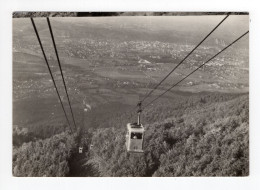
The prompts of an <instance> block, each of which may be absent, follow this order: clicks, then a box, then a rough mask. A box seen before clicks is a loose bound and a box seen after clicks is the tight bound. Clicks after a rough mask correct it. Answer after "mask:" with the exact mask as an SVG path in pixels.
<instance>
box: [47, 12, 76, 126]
mask: <svg viewBox="0 0 260 190" xmlns="http://www.w3.org/2000/svg"><path fill="white" fill-rule="evenodd" d="M47 22H48V26H49V30H50V33H51V39H52V42H53V46H54V49H55V54H56V57H57V61H58V64H59V68H60V72H61V77H62V81H63V85H64V87H65V92H66V96H67V99H68V102H69V107H70V113H71V115H72V119H73V123H74V126H75V128H76V129H77V126H76V122H75V118H74V114H73V111H72V107H71V103H70V98H69V95H68V91H67V86H66V83H65V79H64V75H63V71H62V67H61V63H60V58H59V54H58V50H57V47H56V43H55V39H54V35H53V32H52V27H51V23H50V20H49V17H47Z"/></svg>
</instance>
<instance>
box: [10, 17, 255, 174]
mask: <svg viewBox="0 0 260 190" xmlns="http://www.w3.org/2000/svg"><path fill="white" fill-rule="evenodd" d="M12 27H13V28H12V60H13V61H12V73H13V76H12V111H13V118H12V120H13V121H12V175H13V176H14V177H191V176H196V177H213V176H217V177H228V176H249V174H250V171H249V164H250V162H249V13H248V12H13V14H12Z"/></svg>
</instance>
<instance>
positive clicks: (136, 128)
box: [126, 102, 144, 153]
mask: <svg viewBox="0 0 260 190" xmlns="http://www.w3.org/2000/svg"><path fill="white" fill-rule="evenodd" d="M138 106H139V109H138V111H137V113H138V120H137V123H128V124H127V126H126V127H127V133H126V150H127V152H132V153H143V152H144V151H143V140H144V127H143V125H142V124H141V122H140V115H141V112H142V109H141V103H140V102H139V103H138Z"/></svg>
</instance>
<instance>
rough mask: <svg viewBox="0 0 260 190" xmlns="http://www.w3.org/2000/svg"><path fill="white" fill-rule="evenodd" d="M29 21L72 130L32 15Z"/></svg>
mask: <svg viewBox="0 0 260 190" xmlns="http://www.w3.org/2000/svg"><path fill="white" fill-rule="evenodd" d="M31 21H32V25H33V29H34V31H35V34H36V36H37V39H38V42H39V44H40V47H41V50H42V54H43V57H44V59H45V62H46V65H47V67H48V70H49V73H50V75H51V79H52V82H53V84H54V87H55V89H56V92H57V95H58V97H59V100H60V103H61V107H62V110H63V112H64V115H65V117H66V120H67V122H68V124H69V127H70V130H71V132H73V131H72V128H71V126H70V122H69V119H68V116H67V114H66V111H65V108H64V105H63V103H62V101H61V97H60V93H59V91H58V88H57V85H56V82H55V80H54V77H53V75H52V72H51V68H50V65H49V62H48V60H47V58H46V55H45V52H44V49H43V46H42V42H41V39H40V36H39V34H38V31H37V28H36V26H35V23H34V20H33V18H32V17H31Z"/></svg>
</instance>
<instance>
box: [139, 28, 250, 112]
mask: <svg viewBox="0 0 260 190" xmlns="http://www.w3.org/2000/svg"><path fill="white" fill-rule="evenodd" d="M248 33H249V31H247V32H245V33H244V34H242V35H241V36H240V37H238V38H237V39H236V40H234V41H233V42H232V43H230V44H229V45H228V46H226V47H225V48H224V49H222V50H221V51H219V52H218V53H217V54H215V55H214V56H213V57H211V58H210V59H208V60H207V61H206V62H205V63H203V64H201V65H200V66H199V67H197V68H196V69H195V70H193V71H192V72H191V73H189V74H188V75H187V76H185V77H184V78H182V79H181V80H179V81H178V82H177V83H175V84H174V85H172V86H171V87H170V88H168V89H167V90H166V91H165V92H163V93H162V94H160V95H159V96H157V97H156V98H155V99H153V100H152V101H151V102H149V103H148V104H146V105H145V106H144V107H143V109H144V108H146V107H147V106H149V105H151V104H152V103H153V102H155V101H156V100H158V99H159V98H160V97H162V96H163V95H164V94H166V93H167V92H168V91H170V90H171V89H172V88H174V87H175V86H177V85H178V84H179V83H181V82H182V81H183V80H185V79H186V78H188V77H189V76H190V75H192V74H193V73H194V72H196V71H197V70H199V69H200V68H201V67H203V66H204V65H205V64H207V63H208V62H210V61H211V60H212V59H214V58H215V57H217V56H218V55H219V54H221V53H222V52H223V51H225V50H226V49H228V48H229V47H230V46H232V45H233V44H234V43H236V42H237V41H239V40H240V39H241V38H243V37H244V36H245V35H247V34H248Z"/></svg>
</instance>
